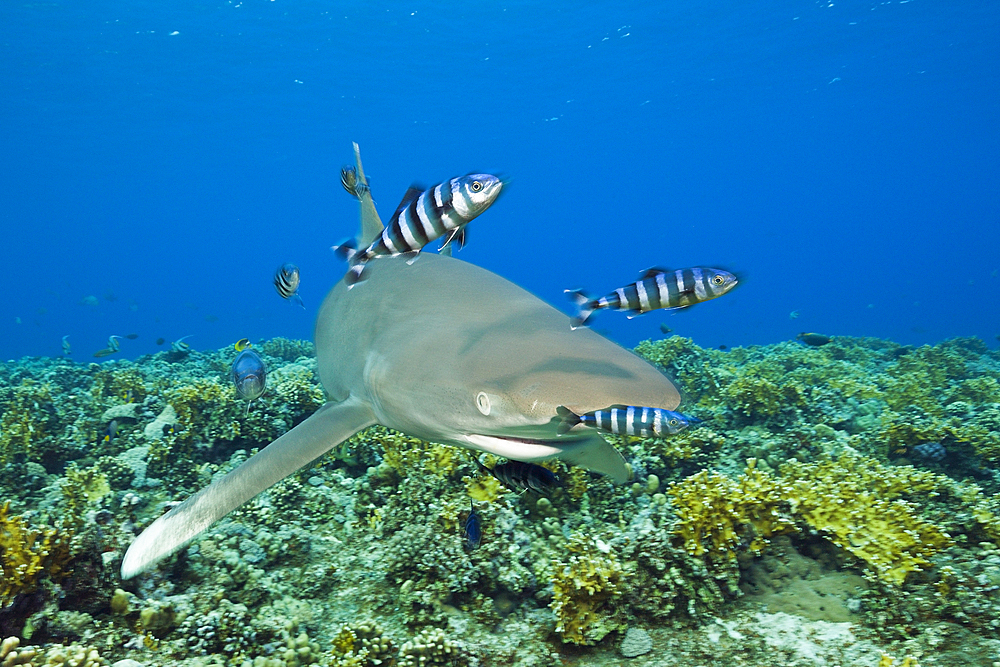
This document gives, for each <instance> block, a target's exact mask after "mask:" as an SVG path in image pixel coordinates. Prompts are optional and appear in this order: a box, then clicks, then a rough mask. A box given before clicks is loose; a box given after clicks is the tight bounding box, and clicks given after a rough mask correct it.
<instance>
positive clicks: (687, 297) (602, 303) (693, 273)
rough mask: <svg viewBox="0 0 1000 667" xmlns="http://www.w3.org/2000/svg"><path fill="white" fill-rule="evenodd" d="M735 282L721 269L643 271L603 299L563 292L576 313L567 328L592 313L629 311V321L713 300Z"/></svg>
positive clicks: (584, 319) (578, 292) (569, 291)
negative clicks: (650, 313) (653, 312)
mask: <svg viewBox="0 0 1000 667" xmlns="http://www.w3.org/2000/svg"><path fill="white" fill-rule="evenodd" d="M738 283H739V281H738V280H737V279H736V276H734V275H733V274H732V273H729V272H728V271H723V270H722V269H708V268H703V267H694V268H692V269H678V270H676V271H670V270H668V269H659V268H653V269H647V270H646V271H645V272H644V273H643V274H642V275H641V276H639V280H637V281H636V282H634V283H631V284H629V285H625V286H624V287H619V288H618V289H616V290H615V291H614V292H611V293H610V294H608V295H607V296H602V297H601V298H599V299H592V298H591V297H589V296H587V295H586V294H585V293H584V292H583V290H569V289H568V290H565V291H566V293H567V294H569V295H570V298H571V299H573V301H574V303H576V307H577V314H576V316H575V317H574V318H573V319H572V321H571V325H572V327H573V328H574V329H575V328H577V327H579V326H583V325H584V324H586V322H587V320H589V319H590V316H591V315H593V314H594V311H595V310H600V309H602V308H611V309H612V310H626V311H629V318H632V317H635V316H636V315H642V314H643V313H648V312H649V311H651V310H658V309H661V308H662V309H665V310H676V309H679V308H687V307H688V306H693V305H694V304H696V303H701V302H702V301H708V300H709V299H715V298H718V297H720V296H722V295H723V294H725V293H726V292H728V291H730V290H731V289H733V288H734V287H736V285H737V284H738Z"/></svg>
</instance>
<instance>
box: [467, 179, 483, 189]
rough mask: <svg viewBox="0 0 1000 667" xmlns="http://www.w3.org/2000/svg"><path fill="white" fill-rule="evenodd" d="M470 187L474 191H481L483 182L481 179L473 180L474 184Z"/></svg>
mask: <svg viewBox="0 0 1000 667" xmlns="http://www.w3.org/2000/svg"><path fill="white" fill-rule="evenodd" d="M469 187H471V188H472V191H473V192H479V191H480V190H482V189H483V184H482V183H481V182H480V181H472V185H470V186H469Z"/></svg>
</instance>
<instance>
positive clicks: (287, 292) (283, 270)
mask: <svg viewBox="0 0 1000 667" xmlns="http://www.w3.org/2000/svg"><path fill="white" fill-rule="evenodd" d="M274 289H276V290H278V294H280V295H281V298H282V299H288V300H289V301H294V302H295V303H297V304H299V305H300V306H302V307H303V308H305V307H306V305H305V304H304V303H302V297H301V296H299V267H297V266H295V265H294V264H292V263H291V262H286V263H284V264H282V265H281V266H279V267H278V270H277V271H275V272H274Z"/></svg>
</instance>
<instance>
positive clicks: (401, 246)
mask: <svg viewBox="0 0 1000 667" xmlns="http://www.w3.org/2000/svg"><path fill="white" fill-rule="evenodd" d="M502 188H503V183H502V182H501V181H500V179H499V178H497V177H496V176H491V175H490V174H469V175H468V176H460V177H457V178H453V179H451V180H449V181H445V182H444V183H438V184H437V185H435V186H434V187H432V188H430V189H428V190H422V189H421V188H419V187H416V186H414V187H411V188H410V189H409V190H407V191H406V194H405V195H403V201H401V202H400V203H399V207H398V208H397V209H396V212H395V213H394V214H393V216H392V219H391V220H390V221H389V225H388V226H387V227H386V228H385V229H383V230H382V233H381V234H379V236H378V237H377V238H376V239H375V240H374V241H373V242H372V243H371V245H369V246H368V247H367V248H365V249H364V250H358V249H357V246H356V245H355V244H354V241H353V240H349V241H345V242H344V243H341V244H340V245H336V246H333V251H334V252H336V253H337V256H338V257H341V258H342V259H346V260H347V261H348V262H349V263H350V264H351V268H350V269H349V270H348V271H347V274H346V275H345V276H344V282H345V283H347V285H348V286H353V285H355V284H357V283H359V282H361V281H362V280H364V277H363V273H364V269H365V265H366V264H367V263H368V262H369V261H371V260H372V259H374V258H376V257H394V256H396V255H407V256H409V258H408V260H407V261H408V263H413V261H414V260H415V259H416V258H417V256H418V254H419V253H420V251H421V249H423V247H424V246H426V245H427V244H428V243H430V242H431V241H433V240H435V239H438V238H440V237H442V236H444V237H445V240H444V242H443V243H442V244H441V248H442V249H444V248H445V247H446V246H447V245H448V244H449V243H451V242H452V241H455V242H456V243H458V247H459V248H461V247H462V246H463V245H464V244H465V226H466V225H467V224H469V222H471V221H472V220H473V219H474V218H476V216H478V215H479V214H480V213H482V212H483V211H485V210H486V209H488V208H489V207H490V205H491V204H493V202H494V201H496V198H497V197H498V196H499V195H500V190H501V189H502Z"/></svg>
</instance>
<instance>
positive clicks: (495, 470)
mask: <svg viewBox="0 0 1000 667" xmlns="http://www.w3.org/2000/svg"><path fill="white" fill-rule="evenodd" d="M476 463H477V464H478V465H479V468H480V469H481V470H482V471H483V472H487V473H489V474H491V475H493V476H494V477H496V478H497V480H499V481H500V483H501V484H503V485H504V486H506V487H507V488H508V489H512V490H521V489H523V490H531V491H534V492H535V493H540V494H542V495H543V496H547V495H548V494H549V493H551V492H552V490H553V489H554V488H556V487H557V486H559V478H558V477H556V474H555V473H554V472H552V471H551V470H549V469H548V468H545V467H542V466H540V465H538V464H536V463H526V462H524V461H513V460H511V461H507V462H506V463H498V464H496V465H495V466H493V467H492V468H487V467H486V466H484V465H483V464H482V463H481V462H480V461H479V459H476Z"/></svg>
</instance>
